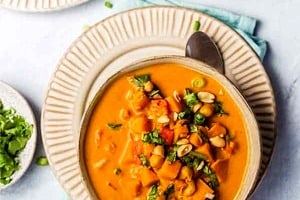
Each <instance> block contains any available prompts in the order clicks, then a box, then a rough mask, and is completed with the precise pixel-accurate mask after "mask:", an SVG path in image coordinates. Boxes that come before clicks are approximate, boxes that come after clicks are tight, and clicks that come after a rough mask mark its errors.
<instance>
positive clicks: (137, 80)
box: [132, 74, 150, 87]
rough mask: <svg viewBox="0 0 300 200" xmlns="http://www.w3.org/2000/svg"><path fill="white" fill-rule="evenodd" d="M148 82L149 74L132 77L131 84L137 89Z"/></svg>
mask: <svg viewBox="0 0 300 200" xmlns="http://www.w3.org/2000/svg"><path fill="white" fill-rule="evenodd" d="M148 81H150V75H149V74H141V75H136V76H134V77H133V79H132V82H133V84H134V85H135V86H137V87H144V85H145V84H146V83H147V82H148Z"/></svg>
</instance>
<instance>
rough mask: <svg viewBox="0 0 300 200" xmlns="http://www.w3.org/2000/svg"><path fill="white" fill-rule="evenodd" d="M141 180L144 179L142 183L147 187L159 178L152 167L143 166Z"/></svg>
mask: <svg viewBox="0 0 300 200" xmlns="http://www.w3.org/2000/svg"><path fill="white" fill-rule="evenodd" d="M141 181H142V185H143V186H144V187H147V186H150V185H153V184H154V183H156V182H158V181H159V178H158V177H157V175H156V174H155V173H154V172H153V171H152V170H151V169H148V168H146V167H143V169H142V170H141Z"/></svg>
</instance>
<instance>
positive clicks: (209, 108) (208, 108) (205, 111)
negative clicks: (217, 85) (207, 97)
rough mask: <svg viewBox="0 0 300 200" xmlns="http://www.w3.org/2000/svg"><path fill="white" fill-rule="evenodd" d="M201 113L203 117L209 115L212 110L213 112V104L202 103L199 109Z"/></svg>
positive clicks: (211, 113)
mask: <svg viewBox="0 0 300 200" xmlns="http://www.w3.org/2000/svg"><path fill="white" fill-rule="evenodd" d="M199 112H200V113H201V114H202V115H204V116H205V117H211V116H212V115H213V114H214V112H215V108H214V106H213V104H204V105H203V106H202V107H201V108H200V111H199Z"/></svg>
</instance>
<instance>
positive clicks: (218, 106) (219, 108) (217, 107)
mask: <svg viewBox="0 0 300 200" xmlns="http://www.w3.org/2000/svg"><path fill="white" fill-rule="evenodd" d="M214 104H215V111H216V113H217V114H220V115H229V113H228V112H226V111H225V110H224V109H223V103H222V102H221V101H215V103H214Z"/></svg>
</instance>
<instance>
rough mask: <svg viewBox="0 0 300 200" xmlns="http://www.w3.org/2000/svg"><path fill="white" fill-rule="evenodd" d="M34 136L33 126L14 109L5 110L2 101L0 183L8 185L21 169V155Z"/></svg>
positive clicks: (0, 112) (0, 115) (0, 114)
mask: <svg viewBox="0 0 300 200" xmlns="http://www.w3.org/2000/svg"><path fill="white" fill-rule="evenodd" d="M31 134H32V125H31V124H29V123H28V122H26V120H25V118H24V117H23V116H20V115H18V114H17V113H16V110H15V109H14V108H9V109H5V108H4V105H3V103H2V101H1V100H0V183H1V184H4V185H6V184H8V183H10V182H11V180H12V175H13V174H14V172H15V171H17V170H18V169H19V168H20V163H19V157H18V156H19V153H20V152H21V151H22V150H23V149H24V148H25V146H26V144H27V142H28V140H29V139H30V137H31Z"/></svg>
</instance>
